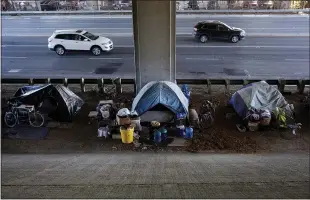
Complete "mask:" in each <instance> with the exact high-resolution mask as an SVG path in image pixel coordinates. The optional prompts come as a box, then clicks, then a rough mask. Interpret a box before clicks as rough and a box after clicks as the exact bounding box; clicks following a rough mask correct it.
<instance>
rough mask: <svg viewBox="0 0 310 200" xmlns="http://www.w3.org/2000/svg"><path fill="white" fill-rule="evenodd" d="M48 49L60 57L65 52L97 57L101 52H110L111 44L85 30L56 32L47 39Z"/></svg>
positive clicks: (109, 41)
mask: <svg viewBox="0 0 310 200" xmlns="http://www.w3.org/2000/svg"><path fill="white" fill-rule="evenodd" d="M48 48H49V49H50V50H52V51H55V52H56V53H57V54H58V55H60V56H62V55H64V54H65V52H66V51H67V50H77V51H91V52H92V53H93V54H94V55H95V56H99V55H100V54H101V52H102V51H105V52H109V51H111V50H112V49H113V42H112V41H111V40H110V39H109V38H106V37H102V36H97V35H94V34H91V33H89V32H87V31H85V30H57V31H55V32H54V33H53V35H52V36H51V37H49V38H48Z"/></svg>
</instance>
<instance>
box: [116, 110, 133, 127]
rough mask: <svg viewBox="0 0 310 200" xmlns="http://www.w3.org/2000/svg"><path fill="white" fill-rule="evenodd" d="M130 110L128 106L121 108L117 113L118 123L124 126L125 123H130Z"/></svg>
mask: <svg viewBox="0 0 310 200" xmlns="http://www.w3.org/2000/svg"><path fill="white" fill-rule="evenodd" d="M129 115H130V111H129V110H128V109H127V108H122V109H120V110H119V111H118V112H117V114H116V122H117V124H118V125H121V126H124V125H130V124H131V120H130V117H129Z"/></svg>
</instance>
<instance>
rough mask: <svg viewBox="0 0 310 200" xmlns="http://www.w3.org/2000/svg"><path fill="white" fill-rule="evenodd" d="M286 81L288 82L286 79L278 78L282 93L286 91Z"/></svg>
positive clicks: (279, 88)
mask: <svg viewBox="0 0 310 200" xmlns="http://www.w3.org/2000/svg"><path fill="white" fill-rule="evenodd" d="M285 83H286V81H285V80H284V79H280V80H278V90H279V91H280V92H281V93H284V88H285Z"/></svg>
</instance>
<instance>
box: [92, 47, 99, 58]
mask: <svg viewBox="0 0 310 200" xmlns="http://www.w3.org/2000/svg"><path fill="white" fill-rule="evenodd" d="M91 52H92V53H93V54H94V55H95V56H99V55H100V54H101V48H100V47H98V46H94V47H92V48H91Z"/></svg>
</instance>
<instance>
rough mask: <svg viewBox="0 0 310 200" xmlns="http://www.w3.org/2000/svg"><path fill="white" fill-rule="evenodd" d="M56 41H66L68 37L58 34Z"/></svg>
mask: <svg viewBox="0 0 310 200" xmlns="http://www.w3.org/2000/svg"><path fill="white" fill-rule="evenodd" d="M55 39H61V40H63V39H66V36H65V35H64V34H58V35H56V36H55Z"/></svg>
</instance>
